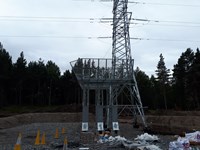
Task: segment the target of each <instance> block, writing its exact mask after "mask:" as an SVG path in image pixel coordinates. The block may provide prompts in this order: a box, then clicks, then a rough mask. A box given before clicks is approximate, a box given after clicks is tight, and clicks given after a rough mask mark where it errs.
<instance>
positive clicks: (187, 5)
mask: <svg viewBox="0 0 200 150" xmlns="http://www.w3.org/2000/svg"><path fill="white" fill-rule="evenodd" d="M73 1H88V2H89V1H90V2H95V1H98V2H113V0H73ZM128 3H132V4H142V5H163V6H181V7H200V5H190V4H171V3H150V2H139V1H129V2H128Z"/></svg>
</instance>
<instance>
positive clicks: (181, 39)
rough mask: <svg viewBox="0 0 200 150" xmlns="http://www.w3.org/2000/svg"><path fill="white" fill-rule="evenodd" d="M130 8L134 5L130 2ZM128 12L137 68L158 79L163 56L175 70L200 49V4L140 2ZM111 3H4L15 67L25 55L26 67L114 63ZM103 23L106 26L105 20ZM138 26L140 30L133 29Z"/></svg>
mask: <svg viewBox="0 0 200 150" xmlns="http://www.w3.org/2000/svg"><path fill="white" fill-rule="evenodd" d="M129 2H135V1H134V0H129ZM137 2H140V3H138V4H135V3H129V6H128V10H129V11H130V12H132V13H133V15H132V17H133V18H135V19H146V20H151V21H149V22H148V21H133V22H132V23H133V24H131V27H130V35H131V37H132V38H142V40H131V47H132V56H133V58H134V59H135V68H136V67H137V66H138V67H139V68H140V69H141V70H142V71H144V72H145V73H146V74H148V75H151V74H155V70H156V66H157V63H158V61H159V55H160V53H162V54H163V56H164V58H165V63H166V66H167V68H168V69H173V65H174V64H176V63H177V60H178V58H179V57H180V55H181V53H182V52H184V51H185V50H186V49H187V48H192V49H193V50H196V48H197V47H199V45H200V44H199V43H200V1H199V0H162V1H161V0H137ZM111 17H112V2H100V1H97V0H92V1H91V0H0V42H1V43H2V44H3V46H4V48H5V49H6V50H7V51H8V52H9V53H10V55H11V56H12V58H13V62H15V61H16V59H17V58H18V57H19V55H20V52H21V51H23V52H24V55H25V58H26V59H27V61H28V62H30V61H37V60H38V59H39V58H42V60H44V62H45V63H46V62H47V61H48V60H52V61H54V62H55V63H56V64H57V65H58V66H59V67H60V69H61V71H62V72H63V71H65V70H66V69H69V70H71V67H70V64H69V62H70V61H73V60H75V59H77V58H79V57H84V58H93V57H94V58H111V51H112V40H111V39H109V38H98V37H110V36H112V26H111V23H105V22H104V23H102V22H100V21H101V18H111ZM103 21H105V20H103ZM134 23H136V24H134Z"/></svg>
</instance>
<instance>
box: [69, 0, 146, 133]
mask: <svg viewBox="0 0 200 150" xmlns="http://www.w3.org/2000/svg"><path fill="white" fill-rule="evenodd" d="M113 3H114V4H113V43H112V46H113V47H112V59H101V58H79V59H78V60H75V61H72V62H71V66H72V70H73V71H74V73H75V75H76V77H77V79H78V81H79V84H80V86H81V88H82V90H83V99H82V107H83V108H82V109H83V113H82V131H87V130H88V122H89V117H88V115H89V104H90V101H91V100H92V99H91V97H90V95H91V94H90V91H91V90H93V91H95V98H94V99H93V101H95V107H96V122H97V129H98V131H103V130H104V126H105V125H107V127H108V128H113V130H115V131H117V130H119V124H118V116H119V114H120V113H121V112H122V111H123V110H125V109H129V110H130V111H131V113H132V115H133V116H134V120H135V122H136V119H137V116H140V117H141V120H142V122H143V125H144V127H146V122H145V117H144V112H143V106H142V102H141V98H140V94H139V91H138V87H137V82H136V79H135V75H134V69H133V66H134V65H133V59H132V57H131V46H130V36H129V24H130V19H131V13H130V12H127V4H128V0H114V1H113ZM122 97H123V98H122Z"/></svg>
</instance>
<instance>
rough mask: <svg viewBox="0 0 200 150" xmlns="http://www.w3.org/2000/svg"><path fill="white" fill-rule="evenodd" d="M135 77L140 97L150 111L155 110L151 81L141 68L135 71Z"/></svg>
mask: <svg viewBox="0 0 200 150" xmlns="http://www.w3.org/2000/svg"><path fill="white" fill-rule="evenodd" d="M135 77H136V81H137V84H138V88H139V91H140V96H141V99H142V102H143V105H144V106H148V108H149V109H152V108H153V102H152V100H153V95H152V87H151V81H150V79H149V77H148V76H147V75H146V74H145V72H143V71H141V70H140V69H139V67H137V68H136V70H135Z"/></svg>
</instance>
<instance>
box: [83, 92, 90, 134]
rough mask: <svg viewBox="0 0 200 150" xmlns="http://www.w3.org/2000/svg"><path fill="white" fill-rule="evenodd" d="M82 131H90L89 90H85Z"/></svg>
mask: <svg viewBox="0 0 200 150" xmlns="http://www.w3.org/2000/svg"><path fill="white" fill-rule="evenodd" d="M82 106H83V108H82V109H83V111H82V131H88V121H89V90H88V89H83V103H82Z"/></svg>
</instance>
